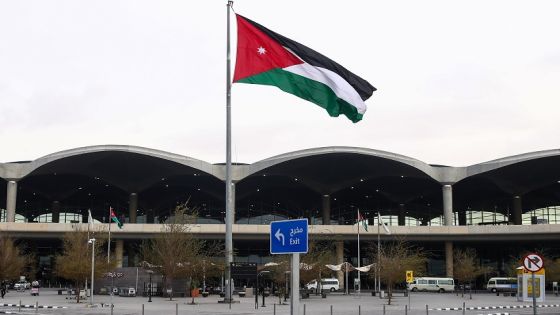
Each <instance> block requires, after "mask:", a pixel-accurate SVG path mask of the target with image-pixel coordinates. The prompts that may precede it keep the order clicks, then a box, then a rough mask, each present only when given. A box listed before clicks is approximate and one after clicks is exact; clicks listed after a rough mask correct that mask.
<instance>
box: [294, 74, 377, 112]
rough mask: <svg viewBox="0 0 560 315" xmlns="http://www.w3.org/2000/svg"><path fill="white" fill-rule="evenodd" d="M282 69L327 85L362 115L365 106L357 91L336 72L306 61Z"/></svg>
mask: <svg viewBox="0 0 560 315" xmlns="http://www.w3.org/2000/svg"><path fill="white" fill-rule="evenodd" d="M283 69H284V70H285V71H289V72H292V73H295V74H299V75H301V76H304V77H306V78H308V79H311V80H314V81H317V82H321V83H323V84H325V85H327V86H328V87H330V88H331V89H332V90H333V92H334V94H336V96H338V97H339V98H340V99H343V100H345V101H346V102H347V103H349V104H351V105H352V106H354V107H356V109H357V110H358V113H360V114H362V115H363V114H364V113H365V112H366V109H367V106H366V104H365V103H364V101H363V100H362V98H361V97H360V95H359V94H358V92H356V90H354V88H353V87H352V86H351V85H350V84H349V83H348V82H346V80H344V79H343V78H342V77H341V76H340V75H338V74H337V73H336V72H333V71H331V70H328V69H325V68H321V67H314V66H312V65H310V64H308V63H302V64H299V65H293V66H289V67H286V68H283Z"/></svg>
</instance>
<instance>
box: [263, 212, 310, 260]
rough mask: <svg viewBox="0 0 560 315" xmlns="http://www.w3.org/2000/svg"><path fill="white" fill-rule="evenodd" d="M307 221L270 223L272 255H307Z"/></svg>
mask: <svg viewBox="0 0 560 315" xmlns="http://www.w3.org/2000/svg"><path fill="white" fill-rule="evenodd" d="M307 231H308V230H307V219H298V220H286V221H274V222H270V253H271V254H295V253H307V249H308V242H307V240H308V238H307Z"/></svg>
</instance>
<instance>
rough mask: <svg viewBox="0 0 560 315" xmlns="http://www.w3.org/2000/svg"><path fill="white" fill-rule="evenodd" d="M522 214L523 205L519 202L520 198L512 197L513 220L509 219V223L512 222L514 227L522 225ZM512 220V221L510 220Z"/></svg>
mask: <svg viewBox="0 0 560 315" xmlns="http://www.w3.org/2000/svg"><path fill="white" fill-rule="evenodd" d="M522 212H523V205H522V202H521V196H514V197H513V213H512V215H513V218H510V219H509V221H510V222H513V224H515V225H522V224H523V219H522ZM512 219H513V220H512Z"/></svg>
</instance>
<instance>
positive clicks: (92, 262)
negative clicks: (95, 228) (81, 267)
mask: <svg viewBox="0 0 560 315" xmlns="http://www.w3.org/2000/svg"><path fill="white" fill-rule="evenodd" d="M88 244H91V292H90V297H91V301H90V303H91V305H92V306H93V289H94V287H93V281H94V280H93V279H94V273H95V238H90V239H89V240H88Z"/></svg>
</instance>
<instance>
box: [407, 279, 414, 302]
mask: <svg viewBox="0 0 560 315" xmlns="http://www.w3.org/2000/svg"><path fill="white" fill-rule="evenodd" d="M413 281H414V272H413V271H412V270H407V271H406V283H408V284H410V283H412V282H413ZM409 287H410V286H408V285H407V288H406V290H407V291H408V292H407V293H408V294H407V295H408V309H410V290H409V289H408V288H409Z"/></svg>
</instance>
